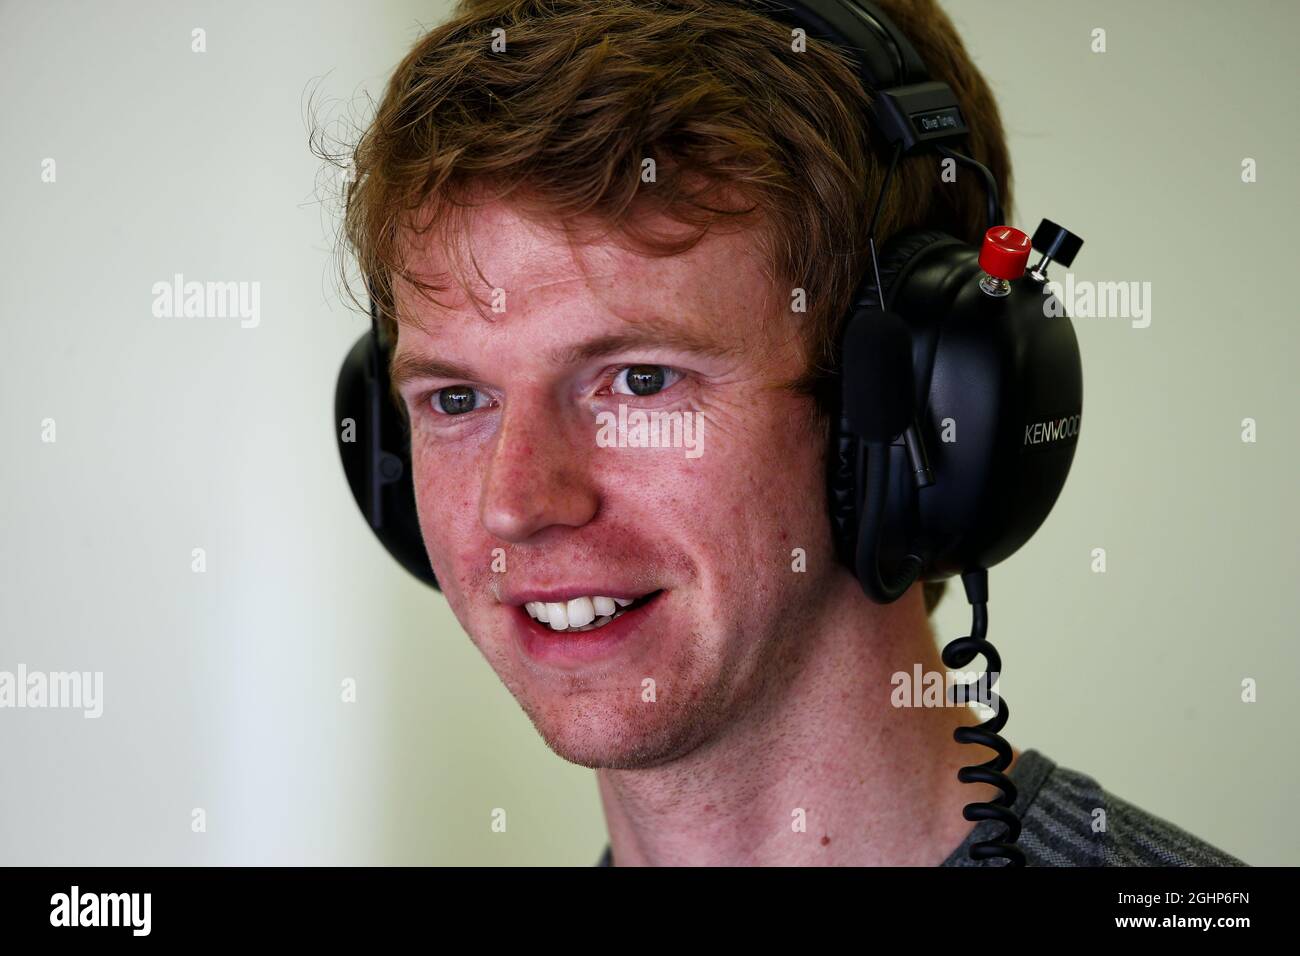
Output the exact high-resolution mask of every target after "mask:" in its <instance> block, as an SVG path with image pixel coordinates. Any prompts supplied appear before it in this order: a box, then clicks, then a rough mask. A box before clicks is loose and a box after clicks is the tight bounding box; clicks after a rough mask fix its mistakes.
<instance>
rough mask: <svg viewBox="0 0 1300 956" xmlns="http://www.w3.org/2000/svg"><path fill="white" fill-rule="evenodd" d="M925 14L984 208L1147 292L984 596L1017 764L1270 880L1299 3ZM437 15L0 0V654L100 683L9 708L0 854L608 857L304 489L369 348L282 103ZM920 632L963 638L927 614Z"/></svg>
mask: <svg viewBox="0 0 1300 956" xmlns="http://www.w3.org/2000/svg"><path fill="white" fill-rule="evenodd" d="M946 5H947V7H948V9H949V10H950V11H951V13H952V15H953V17H954V19H955V20H956V22H957V24H958V27H959V29H960V30H961V32H962V33H963V35H964V37H965V38H966V41H967V44H968V47H969V49H970V50H971V52H972V54H973V55H974V57H975V60H976V62H977V63H978V64H979V65H980V66H981V68H982V69H983V70H984V71H985V73H986V75H987V76H988V78H989V80H990V81H991V83H992V85H993V88H994V91H995V93H996V95H997V96H998V98H999V100H1000V102H1001V104H1002V108H1003V116H1004V119H1005V122H1006V126H1007V131H1008V134H1009V137H1010V142H1011V147H1012V154H1013V158H1014V162H1015V172H1016V183H1017V189H1016V197H1017V203H1016V210H1015V212H1016V215H1015V216H1014V220H1013V221H1015V222H1016V223H1017V224H1019V225H1020V226H1022V227H1027V228H1032V227H1033V226H1034V225H1035V224H1036V223H1037V221H1038V219H1039V218H1040V217H1042V216H1048V217H1050V218H1053V219H1056V220H1058V221H1060V222H1062V223H1065V224H1067V225H1068V226H1069V227H1070V228H1072V229H1073V230H1074V231H1075V232H1077V233H1079V234H1080V235H1082V236H1084V237H1085V239H1086V240H1087V245H1086V246H1085V249H1084V252H1083V254H1082V255H1081V257H1080V259H1079V261H1078V262H1077V264H1076V275H1077V276H1078V277H1079V278H1082V279H1092V280H1138V281H1149V282H1150V283H1151V284H1152V306H1153V312H1152V321H1151V325H1150V327H1149V328H1146V329H1134V328H1132V327H1131V326H1130V324H1129V323H1128V322H1127V321H1125V320H1122V319H1080V320H1079V321H1078V322H1077V323H1076V324H1077V327H1078V331H1079V337H1080V341H1081V345H1082V349H1083V355H1084V368H1085V390H1086V401H1085V408H1086V412H1085V418H1084V422H1085V424H1084V428H1083V432H1082V438H1081V441H1080V445H1079V452H1078V456H1077V458H1076V462H1075V466H1074V471H1073V473H1072V475H1071V478H1070V482H1069V484H1068V486H1067V488H1066V490H1065V493H1064V495H1063V497H1062V499H1061V501H1060V503H1059V504H1058V506H1057V509H1056V512H1055V513H1054V515H1053V516H1052V519H1051V520H1050V521H1049V523H1048V524H1047V525H1046V526H1045V527H1044V529H1043V530H1042V531H1041V532H1040V533H1039V535H1038V536H1037V537H1036V538H1035V539H1034V541H1033V542H1032V543H1031V544H1030V545H1029V546H1028V547H1027V548H1026V549H1025V550H1024V551H1023V552H1022V553H1021V554H1019V555H1017V556H1016V557H1015V558H1014V559H1012V560H1011V561H1010V562H1009V563H1007V564H1006V565H1005V566H1003V567H1000V568H998V569H996V570H995V572H994V573H993V574H992V576H991V581H992V588H993V603H992V606H991V620H992V629H991V632H990V633H991V636H992V637H993V638H994V640H995V642H996V644H997V646H998V648H999V649H1000V650H1001V651H1002V653H1003V658H1004V663H1005V674H1004V678H1003V685H1002V686H1003V689H1004V691H1005V693H1006V696H1007V698H1008V701H1009V703H1010V705H1011V708H1012V714H1013V717H1012V721H1011V724H1010V726H1009V728H1008V735H1009V736H1010V737H1011V739H1012V740H1013V741H1014V742H1015V743H1016V744H1017V745H1018V746H1020V747H1036V748H1039V749H1041V750H1043V751H1044V752H1046V753H1048V754H1049V755H1050V756H1052V757H1054V758H1055V759H1056V760H1058V761H1059V762H1061V763H1063V764H1065V765H1066V766H1070V767H1074V768H1076V769H1079V770H1082V771H1085V772H1088V773H1090V774H1093V775H1095V776H1096V777H1098V778H1099V779H1100V780H1101V782H1102V783H1103V784H1104V785H1106V786H1107V787H1109V788H1110V789H1112V790H1113V791H1115V792H1117V793H1119V794H1120V795H1121V796H1124V797H1126V798H1127V799H1129V800H1132V801H1133V802H1136V803H1137V804H1139V805H1140V806H1143V807H1146V808H1147V809H1150V810H1152V811H1154V812H1157V813H1159V814H1161V815H1163V816H1165V817H1167V818H1169V819H1171V820H1173V821H1174V822H1176V823H1179V824H1181V825H1182V826H1184V827H1186V828H1188V829H1190V830H1192V831H1193V832H1195V833H1197V834H1199V835H1201V836H1203V837H1205V838H1207V839H1209V840H1210V841H1212V842H1214V843H1217V844H1219V845H1220V846H1222V847H1223V848H1225V849H1227V850H1229V851H1231V852H1234V853H1236V854H1238V855H1239V856H1241V857H1243V858H1244V859H1246V860H1247V861H1249V862H1251V863H1256V864H1264V863H1275V864H1276V863H1287V864H1295V863H1297V862H1300V837H1298V836H1297V828H1296V826H1295V825H1294V822H1293V819H1292V808H1293V806H1294V804H1295V799H1296V798H1295V794H1296V792H1297V787H1298V786H1300V779H1298V778H1300V774H1298V772H1297V748H1296V746H1295V743H1294V737H1293V729H1292V727H1291V725H1290V721H1289V719H1288V717H1289V709H1290V708H1289V705H1288V703H1287V701H1288V700H1289V698H1290V697H1291V695H1292V690H1293V687H1294V684H1295V675H1296V674H1297V673H1298V672H1300V650H1297V646H1298V644H1300V641H1298V640H1297V633H1296V623H1295V622H1296V621H1297V620H1298V619H1300V600H1298V599H1297V588H1296V585H1295V578H1296V575H1297V570H1300V568H1298V566H1297V555H1296V508H1295V502H1294V498H1293V493H1294V486H1295V474H1296V466H1297V455H1296V438H1297V434H1296V426H1295V418H1294V415H1295V408H1296V402H1295V398H1296V390H1295V386H1294V384H1293V383H1292V379H1291V376H1290V372H1291V367H1290V366H1291V363H1292V362H1293V361H1294V359H1295V357H1296V354H1297V345H1300V335H1298V334H1297V332H1296V316H1295V309H1294V305H1293V300H1292V298H1291V295H1290V289H1289V287H1288V286H1287V285H1286V283H1288V282H1290V281H1292V280H1293V279H1294V278H1295V268H1294V259H1295V251H1296V245H1295V239H1294V230H1293V227H1292V226H1291V225H1290V223H1289V221H1288V218H1286V217H1290V216H1294V214H1295V211H1296V209H1297V198H1298V196H1297V187H1296V180H1295V172H1294V169H1293V165H1294V162H1295V158H1296V156H1297V155H1300V151H1298V149H1297V146H1298V145H1300V144H1298V143H1297V134H1296V129H1295V124H1294V106H1293V102H1292V100H1293V95H1294V90H1295V88H1296V85H1297V83H1296V80H1297V77H1296V67H1295V65H1294V63H1295V61H1294V57H1293V55H1292V50H1291V45H1292V41H1293V38H1294V36H1295V33H1296V30H1297V28H1300V12H1298V8H1297V7H1295V6H1294V5H1292V4H1286V3H1263V2H1247V3H1241V4H1236V5H1233V6H1232V7H1230V8H1228V7H1225V6H1224V5H1222V4H1216V3H1210V2H1195V3H1191V2H1185V3H1173V2H1163V3H1153V2H1144V3H1141V4H1135V3H1123V2H1114V3H1104V4H1091V5H1088V4H1077V3H1054V2H1043V0H1039V2H1034V3H1029V2H992V0H980V2H974V0H961V2H959V0H951V2H949V3H947V4H946ZM444 9H445V7H444V5H443V4H442V3H437V2H428V3H411V2H390V3H386V4H379V3H375V4H364V5H359V4H350V3H348V4H345V3H340V2H328V3H319V4H306V3H298V4H294V5H288V4H285V5H281V4H261V3H251V2H247V3H237V4H215V3H176V4H173V3H161V2H154V3H136V4H127V3H104V4H94V5H90V4H73V3H67V2H54V3H36V2H9V3H6V4H3V5H0V38H2V39H0V44H3V57H0V88H3V89H5V90H6V91H7V95H6V96H5V97H4V100H3V102H2V103H0V130H3V134H2V136H3V143H4V148H3V149H0V210H3V223H4V228H3V229H0V262H2V263H3V264H4V266H3V271H4V278H5V281H4V282H3V283H2V284H0V321H2V326H0V327H2V328H3V335H4V339H3V341H4V351H5V355H6V357H7V363H6V371H5V374H4V376H2V377H0V441H2V442H3V445H2V447H3V448H4V449H5V455H4V459H3V462H2V463H0V478H2V479H3V490H4V496H3V501H4V504H3V511H2V512H0V513H2V514H3V527H2V528H0V541H2V542H3V545H2V551H0V595H2V600H0V669H8V670H12V669H14V668H15V667H16V665H17V664H18V663H20V662H21V663H25V664H26V665H27V666H28V667H29V668H32V669H44V670H66V669H78V670H102V671H103V672H104V674H105V681H106V689H105V698H106V699H105V713H104V716H103V717H102V718H101V719H99V720H84V719H83V718H82V717H81V716H80V714H79V713H75V712H67V711H14V710H3V711H0V755H3V756H2V759H0V862H3V863H28V864H55V863H68V864H109V863H295V862H305V863H471V864H477V863H483V864H495V863H509V862H516V863H528V864H532V863H572V864H586V863H590V862H592V861H593V860H594V859H595V857H596V855H597V853H598V851H599V849H600V847H601V846H602V845H603V841H604V830H603V822H602V819H601V815H600V809H599V804H598V801H597V798H596V793H595V787H594V783H593V780H592V777H591V774H590V772H589V771H586V770H582V769H579V768H574V767H572V766H569V765H567V764H564V763H563V762H561V761H560V760H559V759H558V758H556V757H554V756H552V755H551V754H550V752H549V751H548V750H546V748H545V747H544V746H543V745H542V744H541V742H540V741H539V739H538V738H537V737H536V735H535V733H534V732H533V730H532V728H531V725H530V724H529V723H528V721H527V720H526V719H525V718H524V717H523V716H522V714H521V713H520V712H519V710H518V708H517V707H516V706H515V704H514V702H513V700H512V699H511V698H510V697H509V695H508V694H507V693H506V691H505V690H504V688H502V687H501V685H500V684H499V682H498V681H497V679H496V677H495V676H494V675H493V674H492V672H491V671H490V669H489V668H488V666H487V665H486V664H485V663H484V662H483V661H482V659H481V658H480V657H479V656H478V654H477V652H476V651H474V650H473V648H472V646H471V644H470V642H469V640H468V639H467V638H466V637H465V636H464V635H463V634H462V633H461V631H460V629H459V628H458V626H457V625H456V622H455V620H454V619H453V618H452V616H451V614H450V612H449V611H448V609H447V607H446V604H445V602H444V601H443V600H442V599H441V598H439V597H438V596H437V595H435V594H433V593H431V592H429V591H427V590H425V589H424V588H423V587H422V586H421V585H418V584H417V583H415V582H414V581H413V580H411V579H410V578H408V577H407V576H406V575H405V574H404V573H403V572H401V571H400V570H399V569H397V568H396V566H395V565H393V564H392V563H391V562H390V561H389V559H388V558H387V557H386V556H385V555H384V554H383V553H382V552H381V550H380V549H379V547H378V546H377V545H376V544H375V543H374V542H373V541H372V540H371V539H370V538H369V536H368V533H367V532H366V530H365V528H364V526H363V525H362V523H361V521H360V520H359V519H358V517H357V516H356V515H355V514H354V511H353V505H352V502H351V501H350V499H349V496H348V493H347V490H346V487H345V485H344V482H343V479H342V476H341V473H340V469H339V467H338V464H337V462H336V460H335V453H334V449H333V438H332V435H331V430H330V429H331V425H330V410H331V395H332V388H333V381H334V375H335V372H336V368H337V365H338V362H339V360H340V359H341V357H342V355H343V353H344V351H345V350H346V348H347V346H348V345H349V344H350V343H351V341H352V340H353V339H354V338H355V337H356V336H357V335H358V334H359V333H360V332H361V330H362V329H363V328H364V323H363V322H362V320H361V318H360V317H358V316H357V315H355V314H353V313H351V312H349V311H348V310H347V309H346V308H345V307H344V306H343V305H342V304H341V303H340V302H339V301H338V298H337V296H336V294H335V289H334V284H333V275H332V273H331V271H330V270H331V261H330V252H329V250H330V244H331V242H332V228H333V227H332V223H331V220H330V217H329V212H328V210H327V209H324V208H322V207H321V206H320V205H319V204H318V202H317V183H316V179H317V176H318V173H319V171H320V169H319V164H318V162H317V161H316V160H315V159H314V158H313V157H312V156H311V155H310V153H309V152H308V151H307V149H306V126H305V122H304V99H305V96H306V93H307V91H308V90H309V89H315V90H316V91H317V93H318V96H319V97H321V98H324V99H325V100H326V101H328V100H330V99H333V100H335V101H343V102H354V103H357V104H358V105H363V104H364V99H363V98H362V97H363V94H364V93H366V92H367V91H368V92H369V93H370V94H371V95H373V96H378V95H379V94H380V92H381V91H382V84H383V81H384V79H385V77H386V75H387V73H388V71H389V70H391V68H392V67H393V65H395V63H396V62H397V61H398V59H399V58H400V57H401V56H402V55H403V53H404V52H405V50H406V49H407V48H408V47H409V46H410V44H411V43H412V42H413V41H414V40H415V38H416V37H417V36H418V35H419V33H420V32H421V27H420V24H424V25H426V26H427V25H429V24H432V23H434V22H436V21H437V20H438V19H439V18H440V17H441V16H442V13H443V10H444ZM1228 9H1230V10H1231V11H1232V14H1233V15H1232V16H1231V18H1225V16H1224V14H1223V11H1224V10H1228ZM196 26H199V27H203V28H205V29H206V30H207V39H208V52H207V53H205V54H202V55H197V54H194V53H191V52H190V31H191V29H192V28H194V27H196ZM1094 27H1104V28H1105V29H1106V30H1107V43H1108V51H1107V52H1106V53H1105V54H1094V53H1092V52H1090V50H1089V44H1090V32H1091V30H1092V29H1093V28H1094ZM46 157H53V158H55V159H56V161H57V164H58V166H57V170H58V179H57V182H56V183H54V184H44V183H42V182H41V181H40V171H41V165H40V164H41V161H42V160H43V159H44V158H46ZM1243 157H1253V158H1255V159H1256V160H1257V161H1258V169H1259V181H1258V182H1257V183H1255V184H1252V185H1245V184H1243V183H1242V182H1241V181H1240V175H1239V169H1240V163H1241V160H1242V158H1243ZM175 272H182V273H185V274H186V275H187V276H189V277H191V278H199V279H233V280H246V281H253V280H256V281H260V282H261V284H262V303H261V306H262V318H261V324H260V325H259V326H258V327H257V328H256V329H241V328H239V325H238V321H237V320H222V319H205V320H194V319H190V320H182V319H175V320H167V319H156V318H154V317H153V316H152V315H151V313H150V305H151V302H152V296H151V292H150V289H151V286H152V284H153V283H154V282H156V281H159V280H165V279H167V278H169V277H170V276H171V275H172V274H173V273H175ZM1247 416H1250V417H1253V418H1255V419H1256V420H1257V421H1258V428H1259V441H1258V442H1257V443H1256V444H1253V445H1248V444H1243V443H1242V442H1241V440H1240V437H1239V431H1240V422H1241V420H1242V418H1244V417H1247ZM47 417H52V418H54V419H55V420H56V422H57V428H58V433H57V434H58V441H57V443H55V444H53V445H48V444H43V443H42V442H41V440H40V423H41V421H42V419H44V418H47ZM195 547H203V548H206V549H207V553H208V571H207V573H206V574H203V575H196V574H193V573H191V570H190V552H191V549H192V548H195ZM1095 547H1104V548H1106V550H1107V553H1108V564H1109V570H1108V572H1107V573H1106V574H1104V575H1098V574H1094V573H1092V572H1091V571H1090V567H1089V563H1090V553H1091V551H1092V549H1093V548H1095ZM937 622H938V630H939V633H940V634H941V635H942V636H944V637H952V636H955V635H956V634H958V633H961V632H963V631H964V629H965V628H966V626H967V616H966V613H965V609H964V606H963V602H962V599H961V597H960V595H959V593H957V592H955V591H954V592H953V593H951V594H950V595H949V597H948V599H947V600H946V601H945V603H944V605H943V606H942V607H941V608H940V609H939V611H938V613H937ZM346 677H351V678H354V679H355V680H356V681H357V683H358V688H359V691H358V693H359V700H358V702H357V703H356V704H354V705H345V704H342V703H340V702H339V682H340V681H341V680H342V679H343V678H346ZM1244 677H1253V678H1255V679H1257V680H1258V681H1259V701H1258V702H1257V703H1255V704H1251V705H1246V704H1242V703H1240V702H1239V693H1240V690H1239V688H1240V682H1241V680H1242V678H1244ZM979 753H980V754H981V755H982V754H983V752H982V751H981V752H979ZM980 759H983V758H982V756H981V757H980ZM194 807H202V808H204V809H205V810H206V811H207V814H208V830H207V832H206V833H205V834H195V833H192V832H191V830H190V813H191V809H192V808H194ZM493 807H504V808H506V809H507V810H508V812H509V815H510V816H509V820H510V826H509V831H508V833H507V834H493V833H491V832H490V830H489V826H488V824H489V813H490V811H491V809H492V808H493Z"/></svg>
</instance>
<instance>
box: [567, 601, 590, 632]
mask: <svg viewBox="0 0 1300 956" xmlns="http://www.w3.org/2000/svg"><path fill="white" fill-rule="evenodd" d="M568 612H569V627H586V626H587V625H588V624H590V623H591V622H592V621H594V620H596V611H595V609H594V608H593V606H592V603H591V598H589V597H580V598H574V599H573V600H572V601H570V602H569V606H568Z"/></svg>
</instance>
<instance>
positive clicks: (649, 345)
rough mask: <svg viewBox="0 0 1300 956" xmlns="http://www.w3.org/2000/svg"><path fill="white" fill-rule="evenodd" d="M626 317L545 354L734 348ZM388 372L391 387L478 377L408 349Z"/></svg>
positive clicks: (557, 357) (710, 353) (572, 359)
mask: <svg viewBox="0 0 1300 956" xmlns="http://www.w3.org/2000/svg"><path fill="white" fill-rule="evenodd" d="M625 321H627V322H628V324H629V326H631V328H628V329H624V330H622V331H618V332H610V333H608V334H606V335H601V336H598V337H597V338H594V339H588V340H587V341H585V342H578V343H576V344H574V345H564V346H560V347H558V348H555V349H552V350H551V352H550V354H549V356H548V358H549V359H550V361H551V362H552V363H553V364H555V365H561V366H571V365H581V364H582V363H584V362H589V361H591V360H592V359H598V358H604V357H605V356H608V355H614V354H617V353H619V352H630V351H634V350H636V349H647V350H648V349H668V350H671V351H674V352H686V353H690V354H693V355H701V356H705V357H708V358H726V357H727V356H731V355H734V354H736V352H737V348H736V347H735V346H732V345H727V344H724V343H722V342H719V341H718V340H717V339H715V338H713V337H711V336H708V335H703V334H701V333H699V332H695V331H693V330H691V329H685V328H681V327H675V326H671V325H668V324H667V323H664V322H662V320H658V319H631V320H625ZM389 374H390V378H391V384H392V387H393V388H394V389H397V388H399V387H400V386H401V385H403V384H405V383H406V382H409V381H411V380H412V379H421V378H442V379H457V380H461V381H474V380H475V379H476V378H478V376H477V375H475V374H474V371H473V369H470V368H467V367H465V366H463V365H457V364H455V363H454V362H446V361H443V360H441V359H436V358H430V357H425V356H421V355H416V354H413V353H410V352H402V353H399V354H398V355H397V356H395V357H394V359H393V366H392V369H391V371H390V373H389Z"/></svg>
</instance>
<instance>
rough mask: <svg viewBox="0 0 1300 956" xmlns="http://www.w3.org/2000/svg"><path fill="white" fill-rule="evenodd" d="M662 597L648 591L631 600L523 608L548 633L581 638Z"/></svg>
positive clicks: (603, 599) (537, 604)
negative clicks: (580, 636)
mask: <svg viewBox="0 0 1300 956" xmlns="http://www.w3.org/2000/svg"><path fill="white" fill-rule="evenodd" d="M662 593H663V592H662V590H660V591H652V592H650V593H649V594H643V595H642V596H641V597H639V598H635V599H628V598H610V597H600V596H592V597H577V598H573V599H572V600H569V601H559V602H547V601H529V602H528V603H527V604H525V605H524V606H523V607H524V611H526V612H527V614H528V616H529V617H531V618H532V619H533V620H534V621H537V622H538V623H539V624H541V625H543V626H544V627H547V628H549V629H550V630H552V631H556V632H563V633H565V634H581V633H584V632H586V631H598V630H600V629H601V628H602V627H604V626H605V625H606V624H609V623H611V622H613V621H617V620H618V619H619V618H620V617H622V616H623V615H625V614H627V613H628V612H630V611H635V610H637V609H638V608H640V607H643V606H644V605H646V604H648V603H649V602H650V601H652V600H653V599H654V598H655V597H657V596H658V595H660V594H662Z"/></svg>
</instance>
